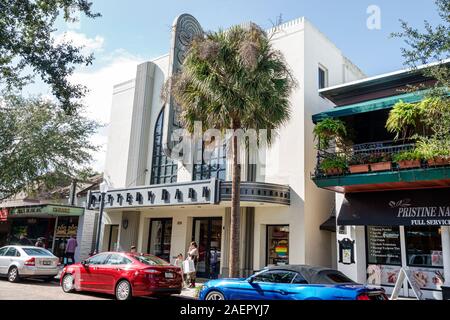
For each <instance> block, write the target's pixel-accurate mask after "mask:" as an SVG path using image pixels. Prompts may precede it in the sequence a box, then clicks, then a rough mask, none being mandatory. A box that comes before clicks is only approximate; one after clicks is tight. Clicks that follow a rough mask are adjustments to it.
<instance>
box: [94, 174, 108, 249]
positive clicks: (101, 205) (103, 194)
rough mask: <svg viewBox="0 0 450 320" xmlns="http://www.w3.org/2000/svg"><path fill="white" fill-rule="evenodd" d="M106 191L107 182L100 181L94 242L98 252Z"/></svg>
mask: <svg viewBox="0 0 450 320" xmlns="http://www.w3.org/2000/svg"><path fill="white" fill-rule="evenodd" d="M107 192H108V183H107V182H106V181H103V182H102V183H100V194H101V196H100V198H101V199H100V213H99V217H98V225H97V239H96V242H95V253H98V249H99V246H100V233H101V231H102V218H103V209H104V208H105V197H106V193H107Z"/></svg>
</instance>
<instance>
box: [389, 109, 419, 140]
mask: <svg viewBox="0 0 450 320" xmlns="http://www.w3.org/2000/svg"><path fill="white" fill-rule="evenodd" d="M425 113H426V109H425V107H424V104H422V103H406V102H403V101H401V100H400V101H399V102H397V103H396V104H395V105H394V106H393V107H392V110H391V111H390V112H389V117H388V119H387V121H386V129H387V130H388V131H389V132H391V133H395V139H399V138H402V139H407V138H411V137H412V136H413V135H414V134H415V133H417V130H418V129H419V127H421V126H422V120H423V118H424V114H425Z"/></svg>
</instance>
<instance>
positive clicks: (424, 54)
mask: <svg viewBox="0 0 450 320" xmlns="http://www.w3.org/2000/svg"><path fill="white" fill-rule="evenodd" d="M435 4H436V7H437V11H438V14H439V16H440V18H441V20H442V22H441V23H440V24H438V25H437V26H432V25H431V24H430V23H429V22H428V21H424V31H423V32H422V31H420V30H419V29H418V28H415V27H412V26H410V25H409V23H408V22H406V21H404V20H400V22H401V27H402V31H401V32H396V33H393V34H392V36H394V37H398V38H401V39H403V40H404V42H405V44H406V47H404V48H401V52H402V55H403V58H404V59H405V64H406V65H407V66H409V67H411V68H413V69H414V68H416V67H417V65H418V64H426V63H430V62H443V61H444V60H446V59H448V58H450V0H435ZM423 72H424V73H425V74H426V75H429V76H431V77H433V78H435V79H437V80H438V83H437V87H450V66H449V64H448V63H447V64H437V65H435V66H433V67H431V68H427V69H425V70H424V71H423Z"/></svg>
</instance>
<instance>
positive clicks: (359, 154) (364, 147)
mask: <svg viewBox="0 0 450 320" xmlns="http://www.w3.org/2000/svg"><path fill="white" fill-rule="evenodd" d="M414 146H415V145H414V143H412V142H411V143H403V144H400V143H399V142H396V141H377V142H369V143H363V144H357V145H353V146H352V147H351V148H349V149H348V150H345V151H334V150H319V151H318V152H317V165H316V169H315V172H314V173H313V174H312V178H313V179H317V178H327V177H336V176H345V175H350V174H356V173H364V172H374V171H398V170H403V169H405V168H403V167H400V166H399V164H398V163H396V162H394V161H392V159H393V157H394V156H395V155H396V154H397V153H400V152H403V151H407V150H412V149H413V148H414ZM332 159H337V160H339V159H340V160H341V161H344V162H345V163H346V166H345V168H341V170H324V169H323V168H322V164H323V162H324V161H326V160H332ZM361 159H365V160H361ZM374 163H377V164H380V163H386V164H388V165H387V166H385V167H384V168H381V169H380V168H377V169H376V170H374V169H375V168H376V167H375V166H374V165H373V164H374ZM355 164H361V165H369V166H368V171H364V172H363V171H359V172H351V167H352V165H355ZM444 165H445V164H444ZM447 165H448V163H447ZM436 166H442V164H433V163H430V162H428V161H423V160H420V162H417V163H416V166H415V167H414V168H416V169H417V168H430V167H436Z"/></svg>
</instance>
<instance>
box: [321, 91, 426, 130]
mask: <svg viewBox="0 0 450 320" xmlns="http://www.w3.org/2000/svg"><path fill="white" fill-rule="evenodd" d="M426 93H427V91H426V90H422V91H416V92H410V93H404V94H400V95H397V96H391V97H387V98H380V99H374V100H369V101H364V102H360V103H355V104H351V105H348V106H341V107H336V108H333V109H331V110H329V111H325V112H322V113H317V114H314V115H313V116H312V120H313V122H314V123H317V122H319V121H321V120H323V119H326V118H340V117H347V116H351V115H353V114H359V113H365V112H371V111H376V110H382V109H388V108H392V107H393V106H394V105H395V104H396V103H397V102H399V101H400V100H402V101H403V102H406V103H415V102H419V101H421V100H422V99H423V98H424V96H425V94H426Z"/></svg>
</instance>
